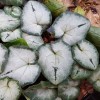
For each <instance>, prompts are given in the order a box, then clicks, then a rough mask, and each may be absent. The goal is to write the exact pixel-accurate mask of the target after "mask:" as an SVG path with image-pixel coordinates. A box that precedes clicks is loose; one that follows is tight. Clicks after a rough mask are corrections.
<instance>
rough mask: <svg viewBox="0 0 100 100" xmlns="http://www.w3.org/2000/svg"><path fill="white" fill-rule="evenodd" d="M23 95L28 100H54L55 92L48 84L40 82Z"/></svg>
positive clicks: (53, 87)
mask: <svg viewBox="0 0 100 100" xmlns="http://www.w3.org/2000/svg"><path fill="white" fill-rule="evenodd" d="M23 93H24V95H25V97H26V98H28V100H55V99H56V97H57V91H56V90H55V86H53V85H52V84H51V83H49V82H41V83H39V84H38V85H33V86H31V87H29V88H28V89H26V90H25V91H24V92H23Z"/></svg>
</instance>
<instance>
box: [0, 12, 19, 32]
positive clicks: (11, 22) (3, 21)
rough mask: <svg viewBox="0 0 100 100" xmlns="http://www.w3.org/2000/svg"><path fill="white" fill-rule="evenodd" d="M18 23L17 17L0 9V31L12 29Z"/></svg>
mask: <svg viewBox="0 0 100 100" xmlns="http://www.w3.org/2000/svg"><path fill="white" fill-rule="evenodd" d="M19 25H20V20H19V19H17V18H14V17H12V16H10V15H7V14H6V13H5V12H4V11H3V10H0V32H3V31H10V30H14V29H16V28H17V27H18V26H19Z"/></svg>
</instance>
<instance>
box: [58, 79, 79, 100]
mask: <svg viewBox="0 0 100 100" xmlns="http://www.w3.org/2000/svg"><path fill="white" fill-rule="evenodd" d="M78 85H79V81H73V80H71V79H68V80H67V81H64V82H63V83H61V84H59V86H58V96H59V97H60V98H61V99H62V100H76V98H77V97H78V95H79V92H80V90H79V88H78Z"/></svg>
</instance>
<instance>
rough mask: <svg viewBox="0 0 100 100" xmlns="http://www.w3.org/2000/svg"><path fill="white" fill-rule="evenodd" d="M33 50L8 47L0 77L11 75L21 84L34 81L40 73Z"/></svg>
mask: <svg viewBox="0 0 100 100" xmlns="http://www.w3.org/2000/svg"><path fill="white" fill-rule="evenodd" d="M40 71H41V70H40V67H39V65H38V64H37V63H36V55H35V52H34V51H32V50H30V49H25V48H14V47H10V54H9V59H8V62H7V65H6V66H5V70H4V72H3V73H2V74H1V75H0V77H1V78H2V77H6V76H8V77H11V78H13V79H15V80H18V81H19V83H20V84H21V85H22V86H23V85H26V84H29V83H34V82H35V81H36V79H37V78H38V76H39V74H40Z"/></svg>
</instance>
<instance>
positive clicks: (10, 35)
mask: <svg viewBox="0 0 100 100" xmlns="http://www.w3.org/2000/svg"><path fill="white" fill-rule="evenodd" d="M21 34H22V32H21V30H20V29H16V30H14V31H6V32H2V33H1V40H2V41H3V42H9V41H12V40H15V39H18V38H21Z"/></svg>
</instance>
